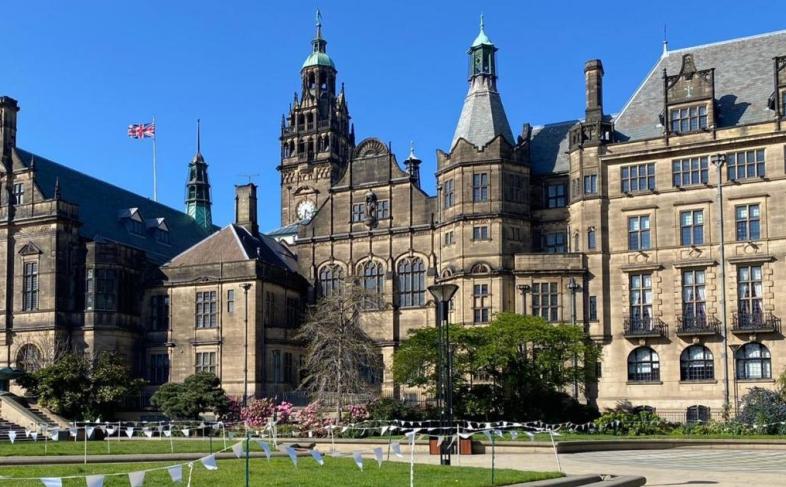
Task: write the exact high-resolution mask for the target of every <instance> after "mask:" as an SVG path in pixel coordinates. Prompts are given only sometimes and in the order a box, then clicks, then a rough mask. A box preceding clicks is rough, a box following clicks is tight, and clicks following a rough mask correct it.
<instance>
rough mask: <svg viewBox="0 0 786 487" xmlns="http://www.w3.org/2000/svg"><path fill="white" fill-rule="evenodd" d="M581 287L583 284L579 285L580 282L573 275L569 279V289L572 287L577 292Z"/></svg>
mask: <svg viewBox="0 0 786 487" xmlns="http://www.w3.org/2000/svg"><path fill="white" fill-rule="evenodd" d="M580 287H581V286H579V283H577V282H576V279H575V278H574V277H573V276H571V278H570V280H569V281H568V289H570V290H571V291H573V292H576V291H578V289H579V288H580Z"/></svg>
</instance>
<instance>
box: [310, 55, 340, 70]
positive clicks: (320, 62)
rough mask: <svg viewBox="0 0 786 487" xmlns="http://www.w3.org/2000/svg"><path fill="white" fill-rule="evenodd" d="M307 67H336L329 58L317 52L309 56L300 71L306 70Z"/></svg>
mask: <svg viewBox="0 0 786 487" xmlns="http://www.w3.org/2000/svg"><path fill="white" fill-rule="evenodd" d="M309 66H330V67H331V68H333V69H335V68H336V65H335V64H333V60H332V59H330V56H328V55H327V53H324V52H319V51H314V52H312V53H311V54H309V55H308V57H307V58H306V61H305V62H304V63H303V66H302V67H301V69H302V68H307V67H309Z"/></svg>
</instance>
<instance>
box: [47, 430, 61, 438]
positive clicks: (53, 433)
mask: <svg viewBox="0 0 786 487" xmlns="http://www.w3.org/2000/svg"><path fill="white" fill-rule="evenodd" d="M58 438H60V430H58V429H57V428H55V429H53V430H52V431H50V432H49V439H50V440H52V441H57V440H58Z"/></svg>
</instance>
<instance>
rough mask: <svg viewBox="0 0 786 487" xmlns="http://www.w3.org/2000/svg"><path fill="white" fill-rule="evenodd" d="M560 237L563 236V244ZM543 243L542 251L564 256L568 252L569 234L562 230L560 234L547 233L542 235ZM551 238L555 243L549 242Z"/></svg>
mask: <svg viewBox="0 0 786 487" xmlns="http://www.w3.org/2000/svg"><path fill="white" fill-rule="evenodd" d="M558 236H562V238H561V242H560V241H559V240H560V239H558V238H557V237H558ZM542 238H543V242H542V243H541V249H542V250H543V252H545V253H547V254H564V253H566V252H568V232H567V231H566V230H561V231H558V232H547V233H543V234H542ZM550 238H554V241H553V242H551V243H550V242H549V239H550Z"/></svg>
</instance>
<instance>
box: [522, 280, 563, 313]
mask: <svg viewBox="0 0 786 487" xmlns="http://www.w3.org/2000/svg"><path fill="white" fill-rule="evenodd" d="M544 287H546V292H543V289H544ZM530 295H531V296H530V300H531V304H530V312H531V313H532V316H540V317H541V318H543V319H544V320H546V321H548V322H550V323H557V322H559V321H560V310H561V308H562V306H561V303H560V301H561V295H562V289H561V286H560V283H559V282H556V281H542V282H533V283H532V284H531V285H530ZM544 297H545V298H546V299H547V304H546V305H545V306H544V305H543V299H544ZM536 302H537V304H536ZM536 309H537V310H538V311H537V312H536ZM544 311H545V316H544Z"/></svg>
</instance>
